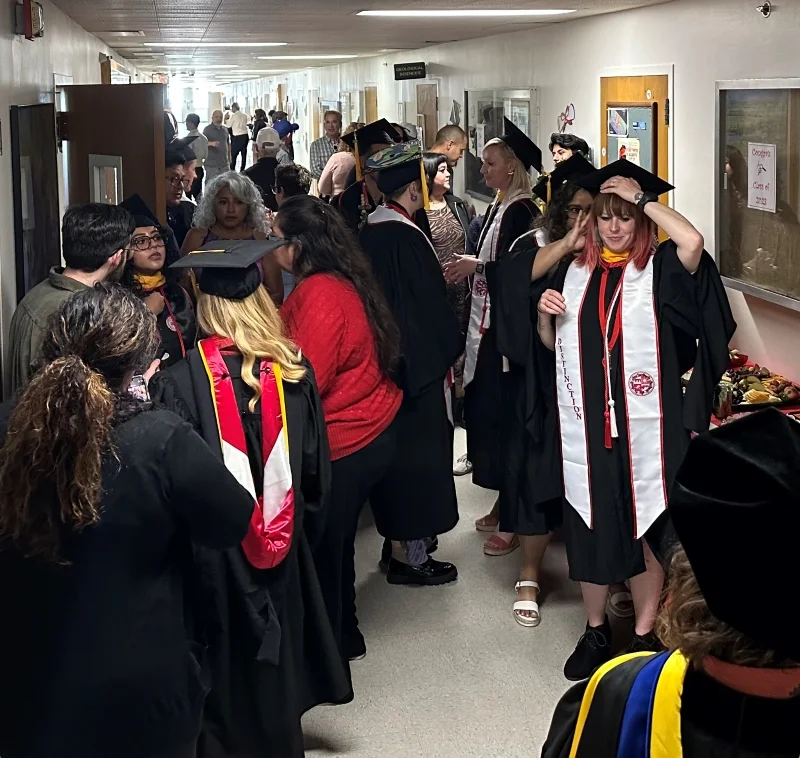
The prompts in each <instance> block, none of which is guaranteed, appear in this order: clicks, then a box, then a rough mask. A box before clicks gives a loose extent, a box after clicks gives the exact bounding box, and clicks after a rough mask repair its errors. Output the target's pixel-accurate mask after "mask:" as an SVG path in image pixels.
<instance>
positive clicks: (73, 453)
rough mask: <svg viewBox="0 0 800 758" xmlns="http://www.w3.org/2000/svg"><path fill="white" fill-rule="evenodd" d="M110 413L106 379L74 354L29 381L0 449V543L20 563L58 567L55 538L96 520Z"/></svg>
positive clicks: (59, 559) (111, 400)
mask: <svg viewBox="0 0 800 758" xmlns="http://www.w3.org/2000/svg"><path fill="white" fill-rule="evenodd" d="M114 412H115V395H114V393H113V392H112V390H111V389H110V388H109V386H108V384H107V383H106V380H105V379H104V378H103V376H102V375H101V374H99V373H98V372H96V371H93V370H92V369H91V368H89V366H87V365H86V363H84V361H83V360H82V359H81V358H80V357H79V356H77V355H74V354H73V355H66V356H63V357H60V358H56V359H55V360H53V361H52V362H51V363H49V364H48V365H47V366H46V367H45V368H44V369H43V370H42V371H40V372H39V373H38V374H36V376H35V377H34V378H33V380H32V381H31V383H30V384H29V385H28V387H27V388H26V389H25V391H24V392H23V393H22V395H21V396H20V398H19V403H18V404H17V406H16V408H15V409H14V411H13V413H12V414H11V418H10V421H9V425H8V431H7V433H6V437H5V441H4V443H3V446H2V449H1V450H0V541H2V542H6V541H8V542H11V543H12V544H13V545H14V546H15V548H16V549H17V550H18V551H19V552H20V553H21V554H22V555H23V556H24V557H26V558H32V557H41V558H44V559H46V560H49V561H54V562H63V559H62V557H61V555H60V553H61V550H60V548H61V537H62V531H80V530H82V529H84V528H86V527H87V526H91V525H92V524H96V523H97V522H98V521H99V519H100V508H99V501H100V495H101V477H102V462H103V457H104V455H106V454H107V453H108V452H111V429H112V424H113V420H114ZM53 490H54V491H55V492H54V494H55V498H53V497H52V494H53Z"/></svg>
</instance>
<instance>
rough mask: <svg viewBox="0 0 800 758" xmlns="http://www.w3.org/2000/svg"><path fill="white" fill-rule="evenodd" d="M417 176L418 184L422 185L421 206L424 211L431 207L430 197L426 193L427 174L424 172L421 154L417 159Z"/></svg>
mask: <svg viewBox="0 0 800 758" xmlns="http://www.w3.org/2000/svg"><path fill="white" fill-rule="evenodd" d="M419 178H420V184H421V185H422V203H423V207H424V208H425V210H426V211H429V210H430V209H431V199H430V196H429V194H428V175H427V174H426V173H425V164H424V163H423V161H422V156H421V155H420V161H419Z"/></svg>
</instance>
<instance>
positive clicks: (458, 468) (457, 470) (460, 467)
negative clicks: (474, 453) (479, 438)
mask: <svg viewBox="0 0 800 758" xmlns="http://www.w3.org/2000/svg"><path fill="white" fill-rule="evenodd" d="M471 473H472V464H471V463H470V462H469V459H468V458H467V456H466V453H465V454H464V455H462V456H461V457H460V458H459V459H458V460H457V461H456V462H455V464H454V465H453V475H454V476H464V475H465V474H471Z"/></svg>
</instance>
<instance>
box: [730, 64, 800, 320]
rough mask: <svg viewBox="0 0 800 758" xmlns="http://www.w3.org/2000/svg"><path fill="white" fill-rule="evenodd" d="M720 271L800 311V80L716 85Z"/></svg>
mask: <svg viewBox="0 0 800 758" xmlns="http://www.w3.org/2000/svg"><path fill="white" fill-rule="evenodd" d="M716 132H717V140H716V159H717V172H716V173H717V180H716V182H715V188H716V198H715V199H716V241H717V244H716V248H717V265H718V266H719V269H720V273H721V274H722V276H723V278H724V280H725V284H726V285H727V286H729V287H731V288H733V289H738V290H740V291H743V292H746V293H748V294H751V295H755V296H757V297H760V298H762V299H765V300H769V301H771V302H774V303H778V304H780V305H783V306H785V307H788V308H792V309H793V310H800V218H799V217H798V214H799V213H800V79H764V80H740V81H733V82H717V129H716Z"/></svg>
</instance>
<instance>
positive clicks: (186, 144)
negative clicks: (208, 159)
mask: <svg viewBox="0 0 800 758" xmlns="http://www.w3.org/2000/svg"><path fill="white" fill-rule="evenodd" d="M197 136H198V135H196V134H195V135H190V136H188V137H181V138H180V139H174V140H172V142H170V143H169V145H167V149H168V150H176V151H177V152H179V153H180V154H181V155H182V156H183V159H184V160H185V161H186V162H187V163H189V162H190V161H194V160H197V156H196V155H195V154H194V150H192V148H191V147H190V145H191V144H192V142H194V141H195V140H196V139H197Z"/></svg>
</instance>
